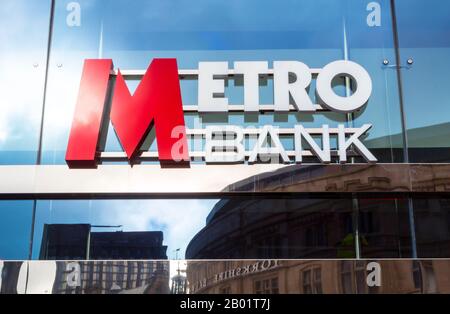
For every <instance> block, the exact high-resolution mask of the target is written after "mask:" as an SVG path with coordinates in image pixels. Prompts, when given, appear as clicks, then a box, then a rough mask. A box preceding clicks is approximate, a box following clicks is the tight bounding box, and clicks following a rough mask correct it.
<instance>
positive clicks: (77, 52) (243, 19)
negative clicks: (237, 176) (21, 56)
mask: <svg viewBox="0 0 450 314" xmlns="http://www.w3.org/2000/svg"><path fill="white" fill-rule="evenodd" d="M68 2H69V1H68V0H57V1H56V8H55V29H54V37H53V41H52V54H51V62H50V68H49V77H48V80H49V81H48V97H47V101H46V113H45V122H44V138H43V162H44V163H46V164H63V163H65V162H64V155H65V150H66V146H67V140H68V134H69V131H70V127H71V122H72V119H73V112H74V106H75V103H76V97H77V92H78V88H79V83H80V77H81V71H82V67H83V61H84V60H85V59H87V58H112V59H113V61H114V66H115V68H120V69H122V70H127V69H143V70H145V69H146V68H147V66H148V65H149V63H150V62H151V60H152V59H153V58H155V57H159V58H161V57H170V58H177V63H178V67H179V68H180V69H197V68H198V63H199V62H200V61H227V62H228V63H229V67H230V68H233V62H234V61H261V60H267V61H268V62H269V67H270V68H272V63H273V61H276V60H297V61H302V62H304V63H305V64H307V65H308V66H309V67H311V68H322V67H324V66H325V65H326V64H328V63H329V62H331V61H335V60H339V59H344V58H346V57H347V58H349V59H350V60H354V61H356V62H358V63H360V64H361V65H362V66H363V67H365V68H366V69H367V71H368V72H369V74H370V76H371V77H372V81H373V92H372V96H371V99H370V101H369V104H368V105H367V106H366V107H365V109H363V110H362V111H361V112H360V113H358V114H356V115H355V117H354V121H353V122H351V123H349V124H352V125H354V126H361V125H363V124H365V123H370V124H373V127H372V129H371V130H370V132H369V133H368V136H367V138H366V140H365V142H366V144H367V145H368V147H369V148H371V149H373V150H374V154H375V155H376V157H378V159H379V161H385V162H391V161H399V160H401V151H398V150H399V148H401V142H396V141H395V140H393V139H392V135H395V134H400V132H401V130H400V125H401V124H400V120H399V114H398V111H399V109H398V108H399V106H398V99H397V98H398V97H397V96H398V95H397V86H396V82H397V81H396V76H395V75H396V73H395V71H393V70H391V69H386V68H383V67H382V61H383V58H393V56H394V52H393V48H392V47H393V45H392V38H393V36H392V28H391V23H390V12H389V5H388V2H389V1H380V2H381V8H382V9H381V12H379V14H381V16H382V24H381V25H379V26H377V25H372V23H371V22H368V21H367V19H368V17H369V15H370V14H371V10H368V9H367V1H363V0H357V1H355V0H352V1H349V0H347V1H344V2H342V1H341V2H330V1H327V0H319V1H318V0H307V1H298V2H296V1H276V2H275V1H266V0H264V1H261V0H251V1H238V0H233V1H216V2H214V3H211V2H210V1H207V0H202V1H200V2H199V3H197V5H196V6H195V8H193V6H192V2H191V1H188V0H183V1H164V3H159V2H148V1H144V0H138V1H133V3H129V1H125V0H114V1H107V2H108V3H107V5H105V3H106V1H105V0H95V1H93V0H89V1H87V0H84V1H78V2H79V4H80V7H79V10H80V12H81V15H80V19H81V22H80V24H79V25H78V24H77V25H73V23H69V24H67V17H68V15H69V14H71V12H70V11H68V10H67V4H68ZM117 12H121V17H120V18H117ZM249 12H251V14H249ZM167 16H170V17H171V18H170V19H168V18H167ZM280 16H282V17H283V18H281V19H280ZM318 17H320V18H318ZM336 80H337V82H338V83H339V84H337V85H336V86H335V87H334V88H335V90H336V92H337V93H342V92H344V94H345V90H346V89H345V86H344V85H343V84H342V82H344V80H343V78H337V79H336ZM241 81H242V79H241V78H239V76H236V77H235V78H231V79H229V80H228V81H227V87H226V90H225V97H227V98H228V99H229V103H230V104H242V103H243V99H244V95H243V90H244V89H243V86H242V82H241ZM138 82H139V81H138V80H127V84H128V86H129V88H130V91H131V92H133V91H134V89H135V88H136V86H137V84H138ZM348 87H349V88H350V87H351V86H349V85H348ZM197 88H198V83H197V81H195V80H182V81H181V90H182V98H183V103H184V104H185V105H187V104H190V105H196V104H197V96H198V95H197ZM355 88H356V86H353V89H355ZM309 95H310V97H311V99H312V100H313V102H318V99H316V95H315V78H314V79H313V82H312V83H311V87H310V89H309ZM273 98H274V96H273V80H272V79H271V78H267V79H261V86H260V103H261V104H273ZM386 117H387V118H386ZM347 119H348V117H347V115H346V114H342V113H334V112H316V113H314V114H311V113H294V112H291V113H286V114H278V113H277V114H273V113H270V112H268V113H266V114H264V115H259V116H255V115H248V114H247V115H244V114H242V113H229V114H202V115H201V116H198V114H192V113H185V120H186V124H187V127H188V128H194V127H196V128H203V127H205V126H207V125H224V124H237V125H240V126H261V125H265V124H271V125H274V126H278V127H286V128H287V127H292V126H293V125H294V124H298V123H301V124H302V125H304V126H305V127H318V126H322V125H323V124H328V125H330V126H333V127H336V126H337V124H339V123H343V124H345V123H346V122H347ZM104 133H107V136H106V141H105V150H106V151H121V150H122V149H121V145H120V143H119V141H118V139H117V137H116V135H115V132H114V129H113V128H112V126H111V124H109V128H108V130H107V131H105V132H104ZM282 142H283V145H285V149H286V150H292V148H293V139H292V138H283V139H282ZM253 144H254V140H252V139H246V142H245V145H246V146H247V147H250V146H252V145H253ZM189 145H190V146H191V150H192V149H193V148H196V150H201V148H202V145H204V143H203V142H202V141H201V140H194V139H193V140H191V141H190V142H189ZM331 145H332V147H333V149H336V145H337V144H336V139H333V140H332V143H331ZM142 149H143V150H150V151H154V150H156V143H155V141H154V133H152V132H150V134H149V136H148V138H147V141H145V143H144V145H143V147H142ZM315 161H317V160H315ZM355 161H359V159H355Z"/></svg>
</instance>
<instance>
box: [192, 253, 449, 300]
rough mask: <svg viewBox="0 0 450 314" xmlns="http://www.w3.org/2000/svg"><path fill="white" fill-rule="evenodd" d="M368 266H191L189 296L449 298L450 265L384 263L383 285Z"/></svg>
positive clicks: (294, 262)
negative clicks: (423, 295)
mask: <svg viewBox="0 0 450 314" xmlns="http://www.w3.org/2000/svg"><path fill="white" fill-rule="evenodd" d="M368 263H370V261H366V260H359V261H358V260H254V261H252V260H246V261H238V260H232V261H190V262H188V281H189V291H190V293H260V294H277V293H305V294H309V293H315V294H317V293H450V281H449V278H450V262H449V261H448V260H422V261H414V260H382V261H379V262H378V263H379V264H378V265H379V269H380V273H379V274H380V285H379V286H377V285H374V286H369V285H368V284H367V282H366V280H367V277H368V276H369V275H370V274H371V271H369V270H367V266H368Z"/></svg>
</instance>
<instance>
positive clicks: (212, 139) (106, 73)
mask: <svg viewBox="0 0 450 314" xmlns="http://www.w3.org/2000/svg"><path fill="white" fill-rule="evenodd" d="M114 74H115V75H116V79H115V84H110V82H111V77H112V75H114ZM313 75H316V76H317V78H316V95H317V99H318V100H319V104H314V103H313V102H312V100H311V98H310V97H309V95H308V89H309V87H310V85H311V82H312V77H313ZM186 76H194V77H197V79H198V104H197V105H192V106H183V102H182V97H181V90H180V82H179V79H180V77H186ZM236 76H242V78H243V85H244V104H243V105H231V104H228V99H227V98H226V97H225V86H226V80H227V79H228V78H230V77H236ZM261 76H273V88H274V93H273V95H274V97H273V98H274V104H269V105H264V104H260V103H259V79H260V77H261ZM339 76H347V77H350V78H351V79H352V80H353V82H354V83H356V90H355V91H354V92H353V93H352V94H350V93H348V94H347V95H346V96H340V95H337V94H336V93H335V91H334V90H333V80H334V79H335V78H336V77H339ZM371 93H372V81H371V78H370V76H369V74H368V73H367V71H366V70H365V69H364V68H363V67H362V66H360V65H359V64H357V63H355V62H352V61H348V60H338V61H334V62H331V63H329V64H327V65H326V66H325V67H323V68H322V69H310V68H309V67H308V66H307V65H305V64H304V63H302V62H299V61H274V62H273V68H272V69H269V66H268V62H266V61H241V62H234V64H233V69H230V68H229V65H228V62H200V63H199V67H198V70H179V69H178V66H177V61H176V59H154V60H153V61H152V62H151V64H150V66H149V67H148V69H147V70H146V72H145V73H144V74H143V77H142V80H141V82H140V83H139V85H138V87H137V88H136V90H135V92H134V94H133V95H131V93H130V91H129V89H128V87H127V85H126V83H125V78H124V75H122V73H121V71H120V70H117V71H114V69H113V62H112V60H111V59H87V60H85V62H84V68H83V73H82V78H81V83H80V88H79V93H78V99H77V104H76V109H75V114H74V119H73V123H72V128H71V132H70V136H69V142H68V146H67V152H66V162H67V164H68V165H69V166H70V167H76V168H84V167H86V168H88V167H95V166H96V165H97V164H98V163H99V161H100V156H101V153H102V152H101V151H100V149H99V142H100V138H101V136H102V134H101V133H102V130H104V127H103V126H104V125H105V123H109V120H110V121H111V123H112V125H113V128H114V130H115V132H116V135H117V137H118V139H119V142H120V143H121V145H122V148H123V150H124V151H125V153H126V157H127V159H128V160H129V161H130V162H133V160H134V159H135V158H138V157H139V155H140V154H141V153H142V152H141V151H140V147H141V146H142V144H143V142H144V140H145V138H146V137H147V135H148V133H149V132H150V130H151V129H152V128H154V129H155V134H156V142H157V149H158V152H157V156H155V159H156V158H157V159H158V160H159V161H160V163H161V165H162V166H165V165H178V166H183V167H185V166H189V163H190V161H191V160H192V158H193V157H194V156H196V157H200V158H202V160H204V161H205V162H206V163H216V164H224V163H245V162H248V163H257V162H261V161H263V162H264V161H266V162H267V160H268V159H267V158H270V160H269V161H271V162H273V161H274V160H276V162H278V163H293V162H294V163H302V162H304V160H305V158H304V157H316V158H317V159H319V160H320V162H322V163H330V162H331V160H332V156H336V158H337V159H338V160H339V162H340V163H346V162H347V159H348V158H347V157H348V151H349V149H350V148H353V149H354V150H355V151H356V152H357V153H358V154H359V155H360V156H362V157H363V158H364V159H365V160H366V161H367V162H369V163H374V162H376V161H377V159H376V158H375V156H374V155H373V154H372V153H371V152H370V151H369V150H368V149H367V148H366V147H365V145H364V144H363V143H362V142H361V140H360V137H361V136H363V135H364V134H365V133H366V132H367V131H368V130H369V129H370V128H371V125H370V124H364V125H363V126H361V127H359V128H348V127H345V126H344V125H343V124H338V125H337V127H330V126H329V125H322V126H321V127H320V128H309V129H308V128H305V127H303V126H302V125H301V124H296V125H294V127H293V128H284V129H283V128H278V127H275V126H273V125H263V126H258V127H255V128H243V127H241V126H238V125H216V126H210V125H208V126H207V127H205V128H200V129H187V128H186V127H185V120H184V112H198V113H199V114H202V113H227V112H236V111H238V112H239V111H240V112H243V113H244V114H246V113H247V114H248V113H259V112H264V111H271V112H274V113H287V112H292V111H293V112H308V113H313V112H316V111H319V110H331V111H334V112H339V113H344V114H345V113H351V112H354V111H357V110H359V109H361V108H362V107H363V106H364V105H365V104H366V103H367V101H368V100H369V97H370V95H371ZM193 135H197V136H198V135H200V136H202V138H203V139H204V142H205V145H204V146H203V147H202V151H196V152H193V151H189V146H188V137H189V136H193ZM282 136H291V138H292V140H293V147H294V149H293V150H287V149H285V147H284V146H283V145H282V141H281V139H280V138H281V137H282ZM314 136H315V137H317V136H319V137H320V141H319V142H318V141H317V140H315V139H314ZM333 136H334V137H335V138H336V143H337V147H336V149H335V150H334V151H332V150H331V146H330V139H331V138H332V137H333ZM248 137H253V138H254V139H255V141H254V142H255V143H254V145H253V147H250V148H246V145H245V143H244V142H245V139H246V138H248ZM305 143H306V144H307V145H306V146H307V147H305V145H304V144H305ZM333 154H334V155H333Z"/></svg>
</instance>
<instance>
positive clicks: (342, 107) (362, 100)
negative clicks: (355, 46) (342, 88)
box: [316, 60, 372, 113]
mask: <svg viewBox="0 0 450 314" xmlns="http://www.w3.org/2000/svg"><path fill="white" fill-rule="evenodd" d="M338 75H346V76H350V77H351V78H352V79H353V81H354V82H355V83H356V91H355V92H354V93H353V95H351V96H349V97H342V96H339V95H337V94H336V93H335V92H334V90H333V88H332V86H331V83H332V81H333V79H334V78H335V77H336V76H338ZM316 85H317V87H316V90H317V95H318V96H319V99H320V101H321V104H322V105H324V106H325V107H327V108H328V109H330V110H333V111H337V112H342V113H348V112H352V111H355V110H357V109H359V108H361V107H362V106H364V105H365V104H366V103H367V101H368V100H369V97H370V95H371V94H372V80H371V79H370V76H369V73H367V71H366V69H364V68H363V67H362V66H360V65H359V64H357V63H355V62H353V61H347V60H339V61H333V62H331V63H329V64H327V65H326V66H325V67H324V68H323V69H322V70H321V71H320V73H319V75H318V76H317V82H316Z"/></svg>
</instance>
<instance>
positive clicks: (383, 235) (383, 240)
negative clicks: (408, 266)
mask: <svg viewBox="0 0 450 314" xmlns="http://www.w3.org/2000/svg"><path fill="white" fill-rule="evenodd" d="M358 205H359V235H360V241H359V242H360V248H361V257H363V258H370V257H386V258H388V257H411V241H410V229H409V222H408V221H409V220H408V200H407V199H360V200H359V202H358Z"/></svg>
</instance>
